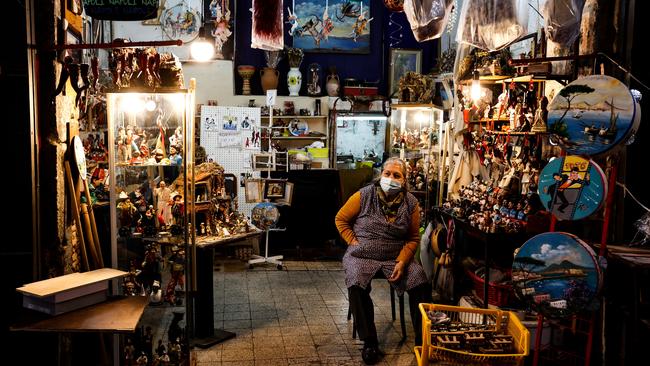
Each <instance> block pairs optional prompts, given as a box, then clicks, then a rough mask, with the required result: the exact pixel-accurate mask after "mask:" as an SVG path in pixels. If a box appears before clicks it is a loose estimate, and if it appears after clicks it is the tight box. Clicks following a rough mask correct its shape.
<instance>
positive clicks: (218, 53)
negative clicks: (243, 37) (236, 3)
mask: <svg viewBox="0 0 650 366" xmlns="http://www.w3.org/2000/svg"><path fill="white" fill-rule="evenodd" d="M210 11H211V13H212V17H213V18H214V20H213V21H214V29H213V30H212V32H211V34H212V37H214V48H215V57H216V58H217V59H220V60H223V59H224V58H226V57H225V56H224V53H223V46H224V45H225V44H226V43H227V42H228V40H229V39H230V36H231V35H232V31H231V30H230V16H231V13H230V0H213V1H212V3H210Z"/></svg>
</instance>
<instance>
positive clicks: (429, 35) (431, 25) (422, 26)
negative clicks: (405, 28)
mask: <svg viewBox="0 0 650 366" xmlns="http://www.w3.org/2000/svg"><path fill="white" fill-rule="evenodd" d="M453 7H454V1H453V0H405V1H404V13H405V14H406V19H408V21H409V23H410V24H411V30H412V31H413V36H414V37H415V39H416V40H417V41H418V42H424V41H428V40H430V39H435V38H439V37H440V36H441V35H442V32H443V31H444V30H445V27H446V26H447V22H448V21H449V14H451V11H452V8H453Z"/></svg>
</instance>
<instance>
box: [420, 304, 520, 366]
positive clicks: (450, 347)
mask: <svg viewBox="0 0 650 366" xmlns="http://www.w3.org/2000/svg"><path fill="white" fill-rule="evenodd" d="M420 312H421V313H422V347H415V356H416V358H417V361H418V365H420V366H426V365H428V364H429V361H444V362H445V365H479V364H480V365H522V364H523V362H524V358H525V357H526V356H527V355H528V352H529V338H530V334H529V332H528V329H526V327H524V326H523V325H522V324H521V322H520V321H519V319H518V318H517V316H516V315H515V314H514V313H512V312H509V311H502V310H493V309H476V308H463V307H458V306H447V305H438V304H424V303H422V304H420Z"/></svg>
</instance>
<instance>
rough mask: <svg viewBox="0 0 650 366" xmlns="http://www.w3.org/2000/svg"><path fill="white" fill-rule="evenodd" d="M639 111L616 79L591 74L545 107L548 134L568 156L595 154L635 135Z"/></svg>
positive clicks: (563, 90) (635, 103) (633, 100)
mask: <svg viewBox="0 0 650 366" xmlns="http://www.w3.org/2000/svg"><path fill="white" fill-rule="evenodd" d="M640 117H641V109H640V107H639V104H638V103H637V102H636V100H635V99H634V97H633V96H632V93H630V90H629V89H628V88H627V87H626V86H625V84H623V83H622V82H620V81H619V80H617V79H615V78H613V77H610V76H605V75H592V76H587V77H584V78H580V79H578V80H575V81H573V82H572V83H570V84H569V85H567V86H566V87H564V89H562V90H560V92H559V93H558V94H557V95H556V96H555V97H554V98H553V100H552V101H551V103H550V104H549V106H548V120H547V122H546V123H547V127H548V132H550V133H552V134H553V137H554V138H556V139H557V140H558V142H559V144H560V146H561V147H562V148H563V149H564V150H566V151H567V152H568V153H569V154H574V155H596V154H601V153H604V152H607V151H609V150H610V149H612V148H613V147H615V146H616V145H617V144H619V143H621V142H626V141H627V140H628V138H629V137H630V136H632V135H633V134H634V133H636V130H637V128H638V126H639V122H640V120H641V118H640Z"/></svg>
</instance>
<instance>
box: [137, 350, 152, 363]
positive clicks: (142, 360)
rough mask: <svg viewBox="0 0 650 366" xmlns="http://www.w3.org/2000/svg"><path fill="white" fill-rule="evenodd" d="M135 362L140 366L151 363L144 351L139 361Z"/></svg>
mask: <svg viewBox="0 0 650 366" xmlns="http://www.w3.org/2000/svg"><path fill="white" fill-rule="evenodd" d="M135 362H136V364H137V365H138V366H145V365H146V364H147V363H148V362H149V358H147V355H146V354H145V353H144V351H141V352H140V356H139V357H138V359H137V360H135Z"/></svg>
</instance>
